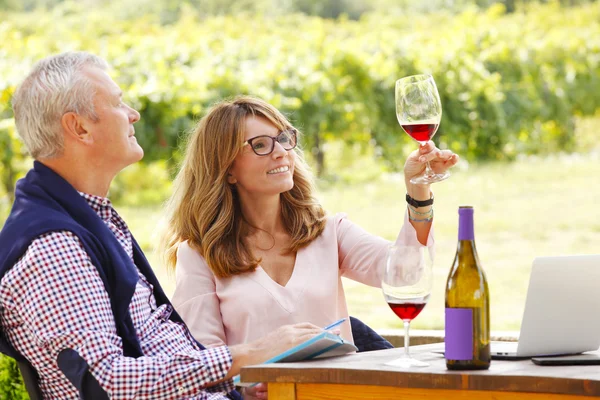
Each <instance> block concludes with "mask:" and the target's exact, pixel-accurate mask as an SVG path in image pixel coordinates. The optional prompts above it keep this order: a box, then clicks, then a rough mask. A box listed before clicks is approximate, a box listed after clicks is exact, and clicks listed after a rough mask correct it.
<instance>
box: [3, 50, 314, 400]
mask: <svg viewBox="0 0 600 400" xmlns="http://www.w3.org/2000/svg"><path fill="white" fill-rule="evenodd" d="M106 71H107V65H106V63H105V62H104V61H103V60H102V59H100V58H98V57H96V56H94V55H91V54H87V53H80V52H71V53H64V54H60V55H57V56H53V57H49V58H46V59H44V60H42V61H40V62H39V63H38V64H37V65H36V66H35V68H34V69H33V71H32V72H31V73H30V74H29V75H28V76H27V78H26V79H25V80H24V82H23V83H22V84H21V86H20V87H19V88H18V90H17V92H16V93H15V95H14V98H13V109H14V113H15V120H16V125H17V130H18V132H19V135H20V136H21V138H22V139H23V141H24V143H25V145H26V146H27V148H28V150H29V152H30V153H31V155H32V156H33V158H34V159H35V162H34V166H33V169H32V170H31V171H29V173H28V174H27V176H26V177H25V178H24V179H22V180H20V181H19V182H18V184H17V190H16V200H15V204H14V206H13V209H12V211H11V214H10V216H9V218H8V220H7V221H6V224H5V226H4V228H3V230H2V232H0V279H1V280H0V322H1V324H0V325H1V327H2V328H1V329H0V333H2V331H3V336H4V337H3V338H2V337H0V339H2V340H3V342H4V349H5V350H6V349H8V350H11V351H14V353H13V354H18V355H21V356H24V358H26V359H27V360H28V361H29V362H30V363H31V365H32V366H33V367H34V368H35V370H36V371H37V372H38V375H39V378H40V379H39V382H40V388H41V391H42V393H43V395H44V398H50V399H74V398H78V397H79V396H86V395H87V397H90V396H93V388H94V387H100V388H101V389H103V391H105V392H106V393H107V394H108V396H110V397H111V398H115V399H133V398H136V399H159V398H161V399H180V398H181V399H183V398H185V399H189V398H196V399H218V398H227V397H231V398H235V397H239V395H238V394H237V392H235V391H233V384H232V380H231V378H232V377H233V376H234V375H236V374H237V373H238V372H239V370H240V367H241V366H243V365H247V364H255V363H260V362H262V361H264V360H266V359H268V358H270V357H272V356H273V355H275V354H277V353H279V352H281V351H284V350H286V349H288V348H289V347H291V346H292V345H294V344H295V343H298V342H299V341H303V340H306V339H308V338H310V337H312V336H314V335H316V334H318V333H319V332H320V330H319V328H317V327H316V326H313V325H310V324H300V325H294V326H287V327H283V328H281V329H280V330H278V331H277V332H274V333H272V334H271V335H269V336H267V337H265V338H264V339H261V340H259V341H257V342H253V343H250V344H246V345H240V346H234V347H229V348H228V347H218V348H213V349H205V348H204V347H203V346H202V345H201V344H199V343H197V342H196V341H195V340H194V339H193V338H192V336H191V335H190V333H189V331H188V330H187V328H186V326H185V324H184V323H183V322H182V320H181V318H180V317H179V316H178V315H177V313H176V312H175V311H174V310H173V308H172V306H171V304H170V303H169V301H168V299H167V297H166V296H165V294H164V292H163V291H162V289H161V287H160V285H159V283H158V281H157V279H156V277H155V276H154V274H153V273H152V269H151V268H150V265H149V264H148V262H147V260H146V258H145V257H144V255H143V253H142V251H141V249H140V247H139V246H138V244H137V243H136V241H135V239H134V238H133V236H132V235H131V233H130V231H129V229H128V228H127V225H126V224H125V222H124V221H123V219H121V217H120V216H119V215H118V214H117V212H116V211H115V210H114V209H113V207H112V205H111V203H110V201H109V200H108V199H107V198H106V196H107V193H108V189H109V186H110V183H111V181H112V179H113V178H114V177H115V175H116V174H117V173H118V172H119V171H121V170H122V169H123V168H124V167H126V166H128V165H130V164H132V163H134V162H136V161H139V160H140V159H141V158H142V156H143V150H142V148H141V147H140V146H139V145H138V143H137V141H136V138H135V130H134V124H135V123H136V122H137V121H138V120H139V118H140V115H139V113H138V112H137V111H136V110H134V109H133V108H131V107H129V106H128V105H127V104H125V103H124V102H123V98H122V92H121V90H120V89H119V86H118V85H117V84H116V83H115V82H114V81H113V80H112V79H111V78H110V76H109V75H108V74H107V72H106ZM94 385H95V386H94Z"/></svg>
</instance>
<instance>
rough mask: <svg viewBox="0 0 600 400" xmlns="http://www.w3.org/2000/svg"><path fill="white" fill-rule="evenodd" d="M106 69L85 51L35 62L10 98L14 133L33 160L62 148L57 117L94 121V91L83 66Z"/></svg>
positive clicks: (47, 155)
mask: <svg viewBox="0 0 600 400" xmlns="http://www.w3.org/2000/svg"><path fill="white" fill-rule="evenodd" d="M86 66H94V67H98V68H101V69H103V70H106V69H108V64H107V63H106V61H104V60H103V59H101V58H100V57H98V56H95V55H93V54H89V53H85V52H67V53H62V54H58V55H55V56H51V57H47V58H44V59H43V60H41V61H39V62H38V63H37V64H36V65H35V66H34V67H33V70H32V71H31V72H30V73H29V75H27V77H26V78H25V80H24V81H23V83H21V85H19V87H18V88H17V91H16V92H15V94H14V95H13V98H12V107H13V112H14V114H15V124H16V126H17V132H18V133H19V136H20V137H21V139H22V140H23V142H24V143H25V146H26V147H27V150H28V151H29V153H30V154H31V156H32V157H33V158H36V159H39V158H52V157H58V156H60V155H61V154H62V152H63V149H64V138H63V129H62V126H61V118H62V116H63V115H64V114H65V113H67V112H74V113H76V114H79V115H83V116H86V117H88V118H91V119H92V120H97V118H98V117H97V115H96V113H95V111H94V102H93V99H94V95H95V89H94V86H93V84H92V83H91V82H90V80H89V79H88V78H86V77H85V75H84V74H82V73H81V71H82V70H83V68H84V67H86Z"/></svg>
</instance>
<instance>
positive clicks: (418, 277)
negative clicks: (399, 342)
mask: <svg viewBox="0 0 600 400" xmlns="http://www.w3.org/2000/svg"><path fill="white" fill-rule="evenodd" d="M432 283H433V248H430V247H425V246H395V245H393V246H390V247H389V249H388V253H387V257H386V262H385V271H384V273H383V278H382V282H381V288H382V290H383V296H384V298H385V301H386V302H387V303H388V305H389V306H390V308H391V309H392V311H393V312H394V313H395V314H396V315H397V316H398V318H400V319H401V320H402V321H403V322H404V355H403V356H402V357H400V358H399V359H396V360H393V361H390V362H388V363H386V365H392V366H396V367H402V368H410V367H426V366H428V365H429V364H428V363H426V362H423V361H419V360H416V359H414V358H412V357H411V356H410V352H409V346H410V335H409V329H410V323H411V321H412V320H413V319H414V318H416V317H417V315H419V313H420V312H421V311H422V310H423V308H424V307H425V305H426V304H427V301H428V300H429V295H430V294H431V286H432Z"/></svg>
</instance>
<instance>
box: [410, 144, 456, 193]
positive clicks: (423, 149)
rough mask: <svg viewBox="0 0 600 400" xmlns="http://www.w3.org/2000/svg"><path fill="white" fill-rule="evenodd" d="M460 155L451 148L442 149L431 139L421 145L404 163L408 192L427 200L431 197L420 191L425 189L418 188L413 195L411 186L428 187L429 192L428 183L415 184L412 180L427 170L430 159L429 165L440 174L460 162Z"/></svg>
mask: <svg viewBox="0 0 600 400" xmlns="http://www.w3.org/2000/svg"><path fill="white" fill-rule="evenodd" d="M458 159H459V157H458V155H457V154H454V153H453V152H452V151H451V150H440V149H438V148H437V147H435V144H434V143H433V142H432V141H431V140H430V141H429V142H427V143H426V144H425V145H424V146H419V148H418V149H417V150H415V151H413V152H412V153H410V155H409V156H408V158H407V159H406V162H405V163H404V180H405V181H406V189H407V191H408V194H410V195H411V196H412V197H414V198H416V199H417V200H426V199H428V198H429V196H427V197H426V198H422V196H421V194H422V193H420V192H422V191H423V190H416V191H415V195H416V196H417V197H415V196H413V195H412V193H411V192H413V190H411V187H413V186H420V187H421V188H420V189H426V192H427V193H428V192H429V188H428V185H413V184H412V183H410V180H411V179H412V178H414V177H415V176H419V175H422V174H423V173H424V172H425V163H426V162H427V161H429V165H430V166H431V169H433V172H435V173H436V174H439V173H441V172H444V171H446V170H447V169H448V168H451V167H453V166H454V165H456V163H457V162H458Z"/></svg>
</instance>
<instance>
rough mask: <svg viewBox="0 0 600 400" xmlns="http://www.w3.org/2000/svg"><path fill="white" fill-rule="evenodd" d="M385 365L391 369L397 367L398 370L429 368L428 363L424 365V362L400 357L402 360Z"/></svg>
mask: <svg viewBox="0 0 600 400" xmlns="http://www.w3.org/2000/svg"><path fill="white" fill-rule="evenodd" d="M385 365H389V366H392V367H399V368H423V367H429V363H426V362H424V361H419V360H415V359H414V358H412V357H410V358H408V357H402V358H398V359H396V360H393V361H390V362H386V363H385Z"/></svg>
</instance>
